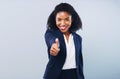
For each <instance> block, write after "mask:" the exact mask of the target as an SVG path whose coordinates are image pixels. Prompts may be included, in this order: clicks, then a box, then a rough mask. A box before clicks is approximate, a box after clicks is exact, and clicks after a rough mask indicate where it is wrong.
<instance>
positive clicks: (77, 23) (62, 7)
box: [47, 3, 82, 32]
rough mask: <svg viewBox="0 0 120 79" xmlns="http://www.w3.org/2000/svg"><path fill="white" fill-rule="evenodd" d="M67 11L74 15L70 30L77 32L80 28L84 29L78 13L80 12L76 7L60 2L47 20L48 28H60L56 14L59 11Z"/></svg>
mask: <svg viewBox="0 0 120 79" xmlns="http://www.w3.org/2000/svg"><path fill="white" fill-rule="evenodd" d="M61 11H65V12H67V13H69V14H70V15H71V16H72V24H71V27H70V29H69V30H70V31H72V32H76V31H77V30H79V29H82V21H81V19H80V17H79V15H78V13H77V12H76V11H75V9H74V8H73V7H72V6H71V5H70V4H68V3H60V4H58V5H57V6H56V7H55V9H54V10H53V12H52V13H51V14H50V16H49V18H48V21H47V29H53V30H56V29H58V28H57V26H56V21H55V18H56V14H57V13H58V12H61Z"/></svg>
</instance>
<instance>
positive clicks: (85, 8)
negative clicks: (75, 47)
mask: <svg viewBox="0 0 120 79" xmlns="http://www.w3.org/2000/svg"><path fill="white" fill-rule="evenodd" d="M60 2H68V3H70V4H71V5H73V7H74V8H75V9H76V11H77V12H78V14H79V15H80V17H81V19H82V22H83V30H80V31H78V32H77V33H78V34H79V35H81V36H82V38H83V58H84V74H85V78H86V79H120V35H119V34H120V0H74V1H72V0H71V1H70V0H43V1H40V0H0V79H42V76H43V73H44V70H45V66H46V64H47V61H48V58H47V47H46V44H45V40H44V33H45V30H46V22H47V19H48V16H49V14H50V13H51V12H52V11H53V9H54V7H55V6H56V5H57V4H59V3H60Z"/></svg>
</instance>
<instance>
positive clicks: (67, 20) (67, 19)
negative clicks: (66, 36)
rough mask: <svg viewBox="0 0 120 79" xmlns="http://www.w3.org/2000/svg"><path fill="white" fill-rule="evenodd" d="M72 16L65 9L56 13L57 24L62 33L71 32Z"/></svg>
mask: <svg viewBox="0 0 120 79" xmlns="http://www.w3.org/2000/svg"><path fill="white" fill-rule="evenodd" d="M71 23H72V16H71V15H70V14H69V13H67V12H64V11H61V12H58V13H57V15H56V25H57V27H58V28H59V30H60V31H61V32H62V33H69V28H70V27H71Z"/></svg>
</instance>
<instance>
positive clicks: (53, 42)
mask: <svg viewBox="0 0 120 79" xmlns="http://www.w3.org/2000/svg"><path fill="white" fill-rule="evenodd" d="M45 40H46V44H47V46H48V52H49V53H50V54H49V55H52V56H57V55H58V53H59V50H60V49H59V39H58V38H56V37H55V35H54V32H53V31H52V30H47V31H46V33H45Z"/></svg>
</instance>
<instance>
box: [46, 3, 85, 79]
mask: <svg viewBox="0 0 120 79" xmlns="http://www.w3.org/2000/svg"><path fill="white" fill-rule="evenodd" d="M81 28H82V22H81V19H80V17H79V15H78V14H77V12H76V11H75V10H74V8H73V7H72V6H71V5H70V4H68V3H60V4H59V5H57V6H56V7H55V9H54V11H53V12H52V13H51V14H50V16H49V18H48V22H47V31H46V33H45V41H46V44H47V47H48V57H49V61H48V64H47V66H46V70H45V74H44V79H84V74H83V58H82V38H81V36H79V35H78V34H76V31H77V30H79V29H81Z"/></svg>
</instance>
